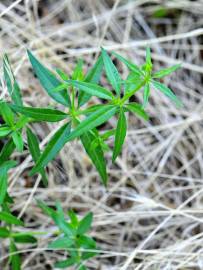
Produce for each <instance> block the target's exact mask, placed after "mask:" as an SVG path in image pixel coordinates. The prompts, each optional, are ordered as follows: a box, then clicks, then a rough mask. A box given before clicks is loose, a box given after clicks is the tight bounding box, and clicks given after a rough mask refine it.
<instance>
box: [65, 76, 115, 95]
mask: <svg viewBox="0 0 203 270" xmlns="http://www.w3.org/2000/svg"><path fill="white" fill-rule="evenodd" d="M68 82H69V83H70V84H71V85H72V86H74V87H76V88H78V89H79V90H81V91H84V92H85V93H87V94H89V95H92V96H96V97H99V98H102V99H107V100H112V99H113V95H112V93H111V92H109V91H108V90H107V89H106V88H103V87H101V86H99V85H97V84H94V83H87V82H79V81H73V80H69V81H68Z"/></svg>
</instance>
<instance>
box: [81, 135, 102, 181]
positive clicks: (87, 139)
mask: <svg viewBox="0 0 203 270" xmlns="http://www.w3.org/2000/svg"><path fill="white" fill-rule="evenodd" d="M95 138H96V135H95V134H94V133H93V132H85V133H84V134H83V135H82V136H81V137H80V139H81V142H82V144H83V146H84V148H85V151H86V153H87V154H88V156H89V157H90V159H91V160H92V163H93V164H94V166H95V167H96V169H97V171H98V172H99V174H100V176H101V179H102V182H103V184H104V185H105V186H106V184H107V172H106V160H105V158H104V152H103V150H102V148H101V146H100V145H97V146H96V147H95V148H91V144H92V142H93V141H94V140H95Z"/></svg>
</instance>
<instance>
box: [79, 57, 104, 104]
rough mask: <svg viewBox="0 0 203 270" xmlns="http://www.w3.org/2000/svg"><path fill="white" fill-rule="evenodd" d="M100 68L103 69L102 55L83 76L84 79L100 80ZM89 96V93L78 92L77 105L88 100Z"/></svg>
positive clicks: (93, 81) (87, 80)
mask: <svg viewBox="0 0 203 270" xmlns="http://www.w3.org/2000/svg"><path fill="white" fill-rule="evenodd" d="M102 69H103V60H102V56H101V55H100V56H99V57H98V59H97V61H96V63H95V64H94V66H93V67H92V68H91V69H90V70H89V72H88V73H87V75H86V76H85V79H84V81H85V82H90V83H95V84H97V83H98V82H99V80H100V77H101V74H102ZM90 98H91V95H89V94H87V93H85V92H82V91H81V92H79V95H78V106H79V107H80V106H82V105H84V104H85V103H86V102H88V100H89V99H90Z"/></svg>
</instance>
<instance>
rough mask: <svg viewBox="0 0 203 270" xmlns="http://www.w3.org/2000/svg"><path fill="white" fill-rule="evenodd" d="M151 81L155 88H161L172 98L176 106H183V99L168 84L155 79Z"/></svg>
mask: <svg viewBox="0 0 203 270" xmlns="http://www.w3.org/2000/svg"><path fill="white" fill-rule="evenodd" d="M151 83H152V85H153V86H154V87H155V89H157V90H159V91H160V92H162V93H163V94H164V95H165V96H167V97H168V98H170V99H171V100H172V101H173V102H174V103H175V104H176V106H178V107H180V106H182V102H181V100H180V99H179V98H177V97H176V95H175V94H174V93H173V91H172V90H171V89H170V88H168V87H167V86H166V85H164V84H162V83H160V82H157V81H154V80H151Z"/></svg>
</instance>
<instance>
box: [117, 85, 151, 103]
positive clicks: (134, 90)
mask: <svg viewBox="0 0 203 270" xmlns="http://www.w3.org/2000/svg"><path fill="white" fill-rule="evenodd" d="M145 83H146V80H144V81H142V82H141V83H140V84H139V85H138V86H137V87H136V88H135V89H133V90H132V91H130V92H129V93H127V94H126V95H125V96H124V97H123V98H122V99H121V103H120V105H123V104H124V103H125V102H126V100H128V99H129V98H130V97H131V96H133V95H134V94H135V92H137V91H138V90H139V89H140V88H142V87H143V86H144V85H145Z"/></svg>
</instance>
